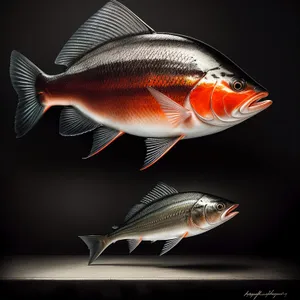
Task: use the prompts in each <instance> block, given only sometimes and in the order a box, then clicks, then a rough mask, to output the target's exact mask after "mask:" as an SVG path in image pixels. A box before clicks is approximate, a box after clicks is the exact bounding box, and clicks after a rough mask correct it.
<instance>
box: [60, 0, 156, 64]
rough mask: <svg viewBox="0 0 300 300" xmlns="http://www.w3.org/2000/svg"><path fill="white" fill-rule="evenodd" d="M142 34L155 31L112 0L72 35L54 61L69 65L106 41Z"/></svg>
mask: <svg viewBox="0 0 300 300" xmlns="http://www.w3.org/2000/svg"><path fill="white" fill-rule="evenodd" d="M142 33H154V30H153V29H152V28H150V27H149V26H148V25H147V24H146V23H145V22H144V21H142V20H141V19H140V18H139V17H138V16H137V15H135V14H134V13H133V12H132V11H131V10H130V9H128V8H127V7H126V6H124V5H123V4H121V3H119V2H118V1H116V0H111V1H109V2H107V3H106V4H105V5H104V6H103V7H102V8H101V9H100V10H98V12H96V13H95V14H94V15H93V16H91V17H90V18H89V19H88V20H87V21H86V22H85V23H84V24H83V25H82V26H81V27H80V28H79V29H78V30H77V31H76V32H75V33H74V34H73V36H72V37H71V38H70V39H69V41H68V42H67V43H66V44H65V46H64V47H63V49H62V50H61V52H60V53H59V55H58V56H57V58H56V60H55V63H56V64H57V65H65V66H67V67H69V66H70V65H72V64H73V63H74V62H75V61H76V60H78V59H79V58H81V57H82V56H83V55H84V54H86V53H87V52H88V51H90V50H92V49H94V48H95V47H97V46H99V45H101V44H103V43H105V42H108V41H111V40H113V39H116V38H120V37H125V36H130V35H136V34H142Z"/></svg>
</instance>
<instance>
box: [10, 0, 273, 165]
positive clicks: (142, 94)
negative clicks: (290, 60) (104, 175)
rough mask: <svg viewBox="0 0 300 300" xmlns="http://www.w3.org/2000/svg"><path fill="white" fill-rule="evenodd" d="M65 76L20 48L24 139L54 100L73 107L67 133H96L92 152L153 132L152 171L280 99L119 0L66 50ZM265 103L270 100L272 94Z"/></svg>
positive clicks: (17, 67)
mask: <svg viewBox="0 0 300 300" xmlns="http://www.w3.org/2000/svg"><path fill="white" fill-rule="evenodd" d="M55 62H56V63H57V64H60V65H64V66H66V70H65V72H63V73H61V74H58V75H47V74H46V73H44V72H43V71H42V70H40V69H39V68H38V67H37V66H35V65H34V64H33V63H32V62H30V61H29V60H28V59H27V58H25V57H24V56H23V55H22V54H20V53H18V52H16V51H13V52H12V55H11V65H10V75H11V81H12V84H13V86H14V88H15V90H16V91H17V93H18V95H19V103H18V107H17V111H16V118H15V131H16V133H17V136H18V137H21V136H24V135H25V134H26V133H27V132H28V131H29V130H31V129H32V127H33V126H34V125H35V124H36V123H37V122H38V120H39V119H40V118H41V117H42V115H43V114H44V113H45V112H46V111H47V110H48V109H49V108H50V107H52V106H65V108H64V109H63V110H62V113H61V119H60V133H61V134H62V135H63V136H74V135H79V134H83V133H85V132H89V131H93V146H92V149H91V152H90V154H89V156H88V157H91V156H93V155H95V154H97V153H99V152H100V151H102V150H103V149H105V148H106V147H107V146H108V145H109V144H111V143H112V142H113V141H115V140H116V139H117V138H118V137H120V136H122V135H123V134H125V133H126V134H131V135H135V136H140V137H145V138H146V146H147V154H146V158H145V161H144V165H143V167H142V170H144V169H146V168H148V167H150V166H151V165H153V164H154V163H155V162H157V161H158V160H159V159H160V158H161V157H163V155H164V154H166V153H167V152H168V151H169V150H170V149H171V148H172V147H173V146H174V145H175V144H176V143H177V142H179V141H180V140H183V139H190V138H197V137H201V136H205V135H210V134H215V133H217V132H220V131H223V130H225V129H228V128H230V127H232V126H235V125H237V124H240V123H241V122H243V121H245V120H246V119H248V118H251V117H253V116H254V115H256V114H258V113H260V112H262V111H263V110H265V109H266V108H268V107H269V106H270V105H271V104H272V101H271V100H265V99H264V98H265V97H267V96H268V92H267V90H266V89H265V88H264V87H262V86H261V85H260V84H259V83H257V82H256V81H255V80H254V79H253V78H251V77H250V76H248V75H247V74H246V73H245V72H243V70H241V68H239V67H238V66H237V65H235V64H234V63H233V62H232V61H231V60H230V59H229V58H227V57H226V56H225V55H223V54H221V53H220V52H219V51H217V50H215V49H214V48H212V47H210V46H209V45H207V44H205V43H203V42H201V41H198V40H195V39H193V38H191V37H186V36H181V35H179V34H173V33H158V32H155V31H154V30H153V29H152V28H151V27H150V26H148V25H147V24H145V22H143V21H142V20H141V19H140V18H139V17H137V16H136V15H135V14H134V13H133V12H131V11H130V10H129V9H128V8H127V7H125V6H124V5H122V4H120V3H119V2H117V1H115V0H112V1H109V2H108V3H107V4H106V5H104V7H102V8H101V9H100V10H99V11H98V12H97V13H95V14H94V15H93V16H92V17H91V18H90V19H88V20H87V21H86V22H85V23H84V24H83V25H82V26H81V27H80V28H79V29H78V30H77V31H76V32H75V33H74V35H73V36H72V37H71V38H70V40H69V41H68V42H67V43H66V45H65V46H64V47H63V49H62V50H61V52H60V54H59V55H58V57H57V59H56V60H55ZM263 99H264V100H263Z"/></svg>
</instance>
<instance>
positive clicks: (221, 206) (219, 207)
mask: <svg viewBox="0 0 300 300" xmlns="http://www.w3.org/2000/svg"><path fill="white" fill-rule="evenodd" d="M216 207H217V210H223V209H224V208H225V204H224V203H218V204H217V205H216Z"/></svg>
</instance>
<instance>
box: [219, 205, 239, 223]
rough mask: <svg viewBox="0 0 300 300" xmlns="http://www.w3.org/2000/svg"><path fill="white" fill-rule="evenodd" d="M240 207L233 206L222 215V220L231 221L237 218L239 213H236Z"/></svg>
mask: <svg viewBox="0 0 300 300" xmlns="http://www.w3.org/2000/svg"><path fill="white" fill-rule="evenodd" d="M238 206H239V204H234V205H231V206H230V207H229V208H228V209H227V210H226V211H225V212H224V213H223V215H222V217H221V219H222V220H224V221H225V220H226V221H227V220H229V219H231V218H233V217H235V216H236V215H237V214H238V213H239V212H238V211H234V210H235V209H236V208H237V207H238Z"/></svg>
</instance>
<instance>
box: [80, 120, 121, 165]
mask: <svg viewBox="0 0 300 300" xmlns="http://www.w3.org/2000/svg"><path fill="white" fill-rule="evenodd" d="M123 134H124V132H123V131H118V130H115V129H112V128H108V127H105V126H101V127H99V128H97V129H96V130H95V131H94V135H93V146H92V149H91V152H90V154H89V155H88V156H87V157H84V159H87V158H90V157H92V156H94V155H96V154H98V153H99V152H100V151H102V150H104V149H105V148H106V147H107V146H108V145H110V144H111V143H112V142H113V141H115V140H116V139H117V138H118V137H120V136H122V135H123Z"/></svg>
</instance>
